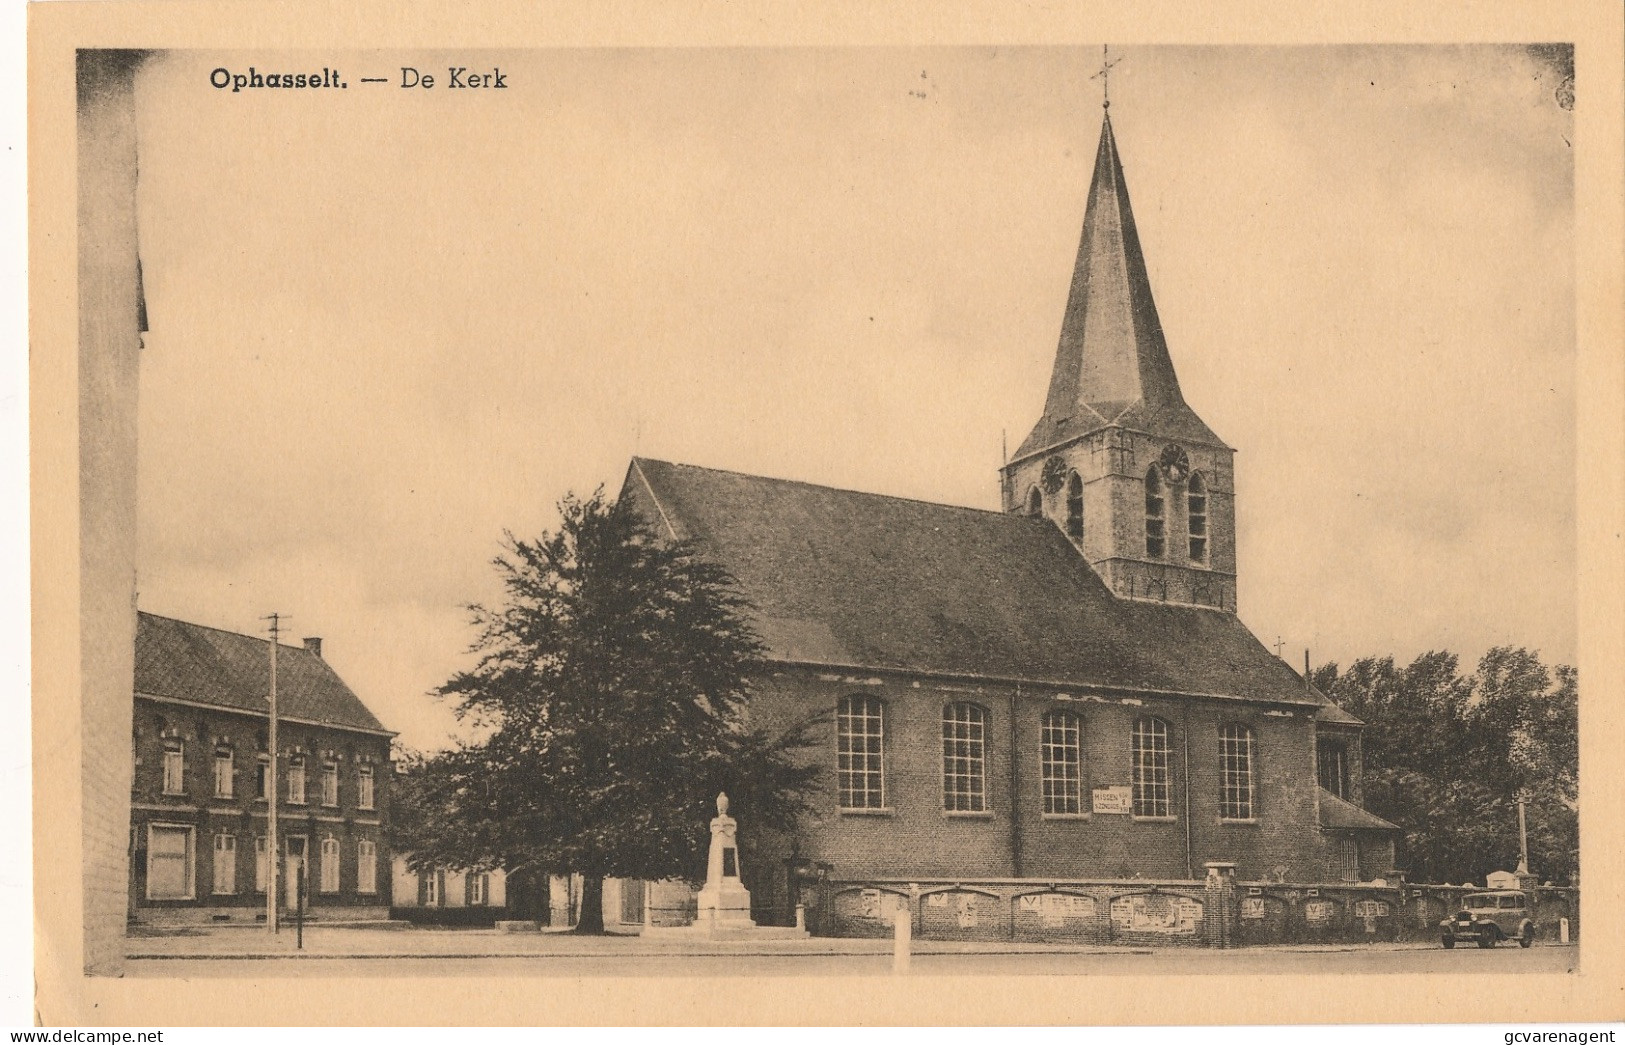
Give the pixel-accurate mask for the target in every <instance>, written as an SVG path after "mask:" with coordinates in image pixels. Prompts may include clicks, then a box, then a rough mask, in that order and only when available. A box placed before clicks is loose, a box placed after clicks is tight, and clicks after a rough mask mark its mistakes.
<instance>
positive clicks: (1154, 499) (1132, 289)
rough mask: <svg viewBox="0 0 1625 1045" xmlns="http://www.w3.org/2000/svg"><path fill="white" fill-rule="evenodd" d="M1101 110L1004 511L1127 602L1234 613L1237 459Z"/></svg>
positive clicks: (1006, 471)
mask: <svg viewBox="0 0 1625 1045" xmlns="http://www.w3.org/2000/svg"><path fill="white" fill-rule="evenodd" d="M1110 106H1111V102H1110V101H1109V100H1108V101H1107V102H1106V110H1105V115H1104V117H1103V119H1102V122H1101V128H1100V147H1099V148H1098V149H1097V150H1096V153H1095V171H1094V178H1093V181H1092V183H1091V185H1090V187H1089V200H1088V204H1087V206H1086V208H1085V210H1084V217H1083V238H1082V240H1081V242H1080V243H1079V245H1078V257H1077V262H1076V264H1075V265H1074V266H1073V270H1072V288H1071V291H1070V293H1069V294H1068V297H1067V302H1066V314H1065V315H1064V317H1063V318H1062V320H1061V339H1060V345H1059V347H1058V348H1057V349H1056V352H1055V368H1054V371H1053V372H1052V374H1051V376H1050V384H1049V395H1048V397H1047V398H1046V399H1045V401H1044V414H1043V416H1042V417H1041V418H1039V420H1038V424H1037V425H1035V426H1034V428H1033V430H1032V433H1031V434H1030V435H1028V436H1027V438H1026V439H1025V440H1024V441H1023V442H1022V444H1021V446H1020V447H1018V448H1017V450H1016V452H1015V453H1014V454H1013V455H1012V456H1011V458H1010V461H1009V463H1008V464H1006V465H1005V466H1004V468H1003V469H1002V471H1001V484H1000V485H1001V490H1002V497H1003V502H1004V509H1005V511H1008V512H1020V513H1024V514H1032V515H1042V516H1044V517H1045V518H1047V519H1050V520H1052V521H1053V522H1054V523H1055V524H1056V525H1057V526H1059V527H1061V529H1062V531H1063V532H1065V533H1066V535H1067V537H1068V538H1070V539H1071V541H1072V543H1073V544H1074V545H1076V546H1077V548H1078V550H1079V552H1080V553H1081V554H1082V555H1083V557H1084V558H1085V559H1086V560H1087V561H1088V563H1089V565H1090V566H1092V567H1094V569H1095V572H1096V573H1098V574H1099V575H1100V577H1101V579H1102V580H1104V581H1105V582H1106V584H1107V586H1108V587H1110V588H1111V589H1112V591H1113V592H1115V593H1116V594H1117V595H1119V596H1120V597H1123V598H1132V599H1150V600H1154V601H1159V602H1172V603H1183V604H1186V605H1194V606H1209V607H1213V608H1215V609H1221V610H1228V611H1231V612H1234V611H1235V608H1236V511H1235V479H1234V469H1233V459H1234V457H1235V451H1234V450H1232V449H1230V447H1228V446H1226V445H1225V443H1224V441H1223V440H1222V439H1220V438H1219V437H1218V436H1217V435H1215V434H1214V432H1213V430H1212V429H1210V428H1209V427H1208V426H1207V425H1206V424H1204V423H1203V422H1202V419H1201V418H1199V417H1197V416H1196V412H1195V411H1193V410H1192V409H1191V408H1190V406H1188V405H1187V404H1186V402H1185V397H1184V396H1183V395H1182V394H1181V393H1180V390H1179V379H1178V378H1177V377H1176V376H1175V375H1174V364H1173V360H1172V359H1171V358H1170V357H1169V355H1168V345H1167V342H1166V341H1165V340H1164V339H1163V333H1162V323H1161V321H1160V320H1159V319H1158V318H1157V307H1156V304H1155V303H1154V302H1153V300H1152V297H1151V281H1150V279H1149V278H1148V277H1147V275H1146V269H1145V257H1144V255H1143V254H1142V253H1141V252H1140V237H1139V233H1138V232H1137V231H1136V229H1135V225H1134V212H1133V211H1132V210H1131V209H1130V207H1129V199H1128V186H1127V185H1126V184H1125V183H1124V180H1123V165H1122V161H1121V159H1120V158H1119V157H1118V154H1117V141H1116V139H1115V138H1114V137H1113V134H1112V121H1111V108H1110Z"/></svg>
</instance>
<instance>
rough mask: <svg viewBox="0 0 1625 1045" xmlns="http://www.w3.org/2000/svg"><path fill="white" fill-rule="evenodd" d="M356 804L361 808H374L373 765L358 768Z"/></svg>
mask: <svg viewBox="0 0 1625 1045" xmlns="http://www.w3.org/2000/svg"><path fill="white" fill-rule="evenodd" d="M355 804H356V806H357V807H358V808H361V809H371V808H372V767H371V766H362V767H361V768H360V769H358V770H356V789H355Z"/></svg>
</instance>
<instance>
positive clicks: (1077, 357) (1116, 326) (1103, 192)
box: [1016, 102, 1224, 458]
mask: <svg viewBox="0 0 1625 1045" xmlns="http://www.w3.org/2000/svg"><path fill="white" fill-rule="evenodd" d="M1107 104H1108V105H1109V104H1110V103H1109V102H1108V103H1107ZM1109 424H1122V425H1126V426H1130V427H1134V428H1139V429H1144V430H1148V431H1152V432H1154V433H1156V434H1161V435H1167V436H1169V437H1172V438H1179V439H1189V440H1195V441H1198V442H1204V443H1210V444H1215V445H1218V446H1223V445H1224V444H1223V442H1222V441H1221V440H1220V439H1219V437H1218V436H1216V435H1214V434H1213V431H1212V430H1211V429H1209V428H1208V427H1207V425H1205V424H1203V423H1202V421H1201V419H1200V418H1198V417H1197V416H1196V414H1195V413H1194V412H1193V411H1192V410H1191V409H1190V407H1189V406H1187V405H1186V404H1185V399H1184V396H1183V395H1182V394H1181V393H1180V390H1179V378H1178V377H1176V376H1175V374H1174V364H1173V360H1172V359H1170V358H1169V355H1168V345H1167V342H1166V341H1165V340H1164V339H1163V334H1162V322H1161V320H1160V319H1158V317H1157V306H1156V303H1155V302H1154V301H1153V300H1152V297H1151V280H1150V277H1149V276H1147V274H1146V268H1145V256H1144V254H1142V253H1141V251H1140V236H1139V232H1138V230H1137V229H1136V228H1135V224H1134V212H1133V210H1132V209H1131V208H1130V206H1129V198H1128V186H1127V184H1126V182H1125V181H1124V178H1123V164H1122V161H1121V159H1120V158H1119V156H1118V154H1117V139H1116V137H1115V136H1114V135H1113V133H1112V119H1111V110H1110V109H1109V108H1108V109H1106V110H1105V111H1104V115H1103V116H1102V119H1101V127H1100V146H1099V148H1098V149H1097V150H1096V153H1095V171H1094V180H1093V182H1092V184H1091V185H1090V187H1089V202H1088V205H1087V207H1086V208H1085V210H1084V217H1083V237H1082V239H1081V241H1080V242H1079V244H1078V257H1077V262H1076V264H1075V265H1074V266H1073V271H1072V289H1071V292H1070V293H1069V294H1068V296H1067V302H1066V314H1065V317H1064V318H1063V319H1062V322H1061V340H1060V345H1059V347H1058V348H1057V350H1056V353H1055V369H1054V372H1053V373H1052V375H1051V377H1050V386H1049V396H1048V398H1047V399H1046V400H1045V403H1044V416H1043V418H1042V419H1040V420H1039V422H1038V425H1037V427H1035V428H1034V429H1033V432H1032V434H1031V435H1029V436H1028V437H1027V440H1026V441H1025V442H1024V443H1022V445H1021V448H1020V449H1018V450H1017V451H1016V457H1018V458H1020V457H1022V456H1024V455H1026V454H1028V453H1031V452H1033V451H1035V450H1041V449H1044V448H1045V447H1047V446H1051V445H1054V444H1055V443H1058V442H1062V441H1064V440H1066V439H1069V438H1072V437H1075V436H1078V435H1083V434H1085V433H1087V432H1090V431H1093V430H1095V429H1098V428H1102V427H1105V426H1106V425H1109Z"/></svg>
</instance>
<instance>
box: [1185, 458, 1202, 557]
mask: <svg viewBox="0 0 1625 1045" xmlns="http://www.w3.org/2000/svg"><path fill="white" fill-rule="evenodd" d="M1185 512H1186V515H1187V517H1188V527H1187V532H1188V533H1189V534H1190V543H1191V548H1190V551H1191V561H1192V562H1207V480H1206V479H1203V478H1202V473H1201V472H1193V473H1191V483H1190V489H1189V490H1188V491H1187V492H1186V497H1185Z"/></svg>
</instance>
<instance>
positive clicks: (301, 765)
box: [288, 755, 305, 805]
mask: <svg viewBox="0 0 1625 1045" xmlns="http://www.w3.org/2000/svg"><path fill="white" fill-rule="evenodd" d="M288 801H289V802H292V803H293V804H294V805H304V804H305V760H304V759H303V758H301V757H299V756H298V755H295V756H294V757H293V758H292V759H290V760H289V761H288Z"/></svg>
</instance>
